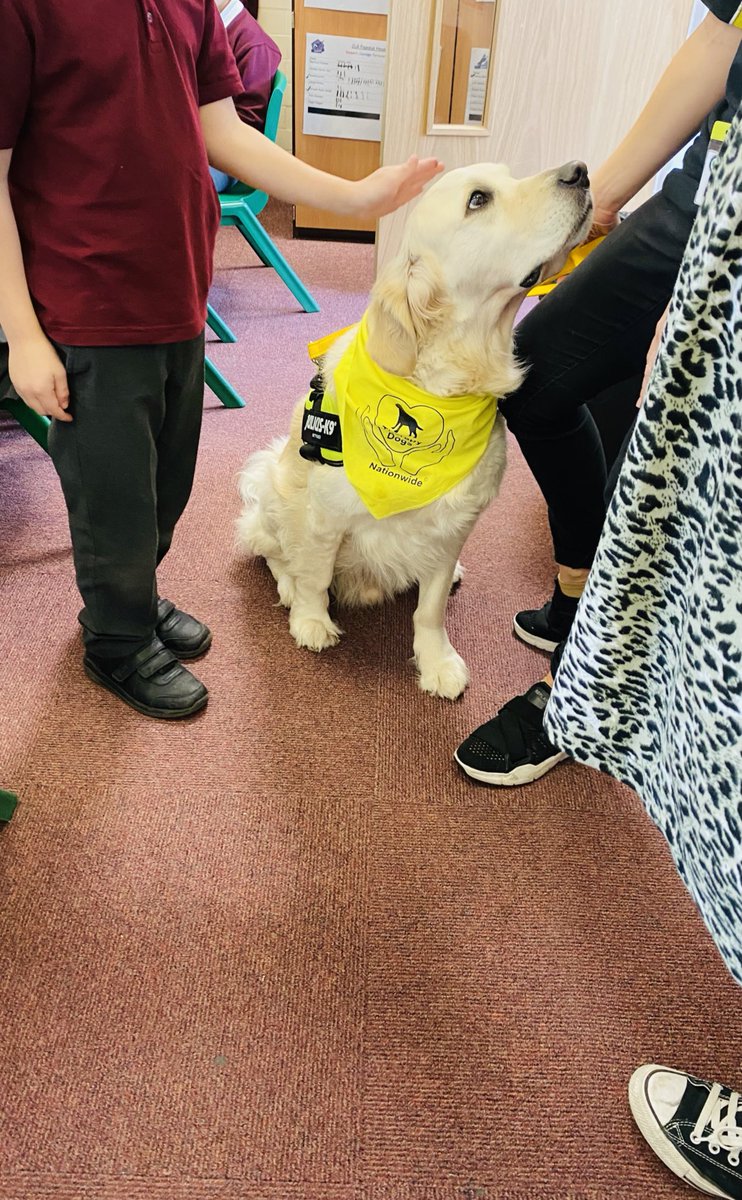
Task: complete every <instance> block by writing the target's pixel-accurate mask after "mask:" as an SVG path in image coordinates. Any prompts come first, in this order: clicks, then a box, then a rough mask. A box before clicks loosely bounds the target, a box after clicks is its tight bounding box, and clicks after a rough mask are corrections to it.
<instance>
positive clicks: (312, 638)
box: [289, 613, 343, 650]
mask: <svg viewBox="0 0 742 1200" xmlns="http://www.w3.org/2000/svg"><path fill="white" fill-rule="evenodd" d="M289 628H290V630H291V635H292V637H293V639H294V641H295V642H296V644H297V646H304V647H305V648H306V649H307V650H326V649H327V647H328V646H336V645H337V644H338V642H339V640H340V637H341V634H342V632H343V631H342V629H341V628H340V626H339V625H336V624H335V622H334V621H333V620H331V619H330V617H329V616H326V617H299V616H296V615H295V614H294V613H292V614H291V620H290V622H289Z"/></svg>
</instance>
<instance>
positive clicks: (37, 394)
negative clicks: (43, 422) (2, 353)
mask: <svg viewBox="0 0 742 1200" xmlns="http://www.w3.org/2000/svg"><path fill="white" fill-rule="evenodd" d="M8 352H9V353H8V374H9V375H10V382H11V383H12V384H13V387H14V388H15V390H16V391H17V393H18V395H19V396H20V398H21V400H24V401H25V403H26V404H27V405H28V407H29V408H32V409H33V410H34V412H37V413H40V414H41V415H42V416H44V417H54V418H55V419H56V420H57V421H71V420H72V417H71V415H70V414H69V413H68V412H67V408H68V406H69V402H70V392H69V387H68V386H67V373H66V371H65V369H64V366H63V365H62V363H61V362H60V359H59V355H58V354H57V352H56V350H55V349H54V347H53V346H52V344H51V342H50V341H49V339H48V338H47V337H45V336H44V335H43V334H41V333H40V334H39V336H38V337H34V338H31V339H29V340H27V341H21V342H18V341H14V342H9V346H8Z"/></svg>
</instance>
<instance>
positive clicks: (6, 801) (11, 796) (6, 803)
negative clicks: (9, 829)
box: [0, 788, 18, 825]
mask: <svg viewBox="0 0 742 1200" xmlns="http://www.w3.org/2000/svg"><path fill="white" fill-rule="evenodd" d="M17 803H18V797H17V796H16V794H15V792H6V791H4V790H3V789H2V788H0V825H3V824H5V822H6V821H9V820H10V818H11V817H12V816H13V813H14V812H15V808H16V805H17Z"/></svg>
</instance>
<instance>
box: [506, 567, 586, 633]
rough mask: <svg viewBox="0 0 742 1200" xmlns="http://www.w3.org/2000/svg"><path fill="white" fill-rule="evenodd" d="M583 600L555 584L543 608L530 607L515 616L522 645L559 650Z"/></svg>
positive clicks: (514, 624) (516, 630) (515, 627)
mask: <svg viewBox="0 0 742 1200" xmlns="http://www.w3.org/2000/svg"><path fill="white" fill-rule="evenodd" d="M579 603H580V602H579V600H577V599H575V598H574V597H572V596H565V595H564V592H563V591H562V589H561V588H560V586H559V580H558V579H557V580H556V581H555V583H554V595H553V596H552V597H551V600H547V601H546V604H543V605H542V606H541V608H527V609H524V611H523V612H519V613H516V614H515V617H514V618H513V628H514V629H515V632H516V634H517V635H518V637H519V638H520V640H521V641H522V642H528V645H529V646H536V648H537V649H538V650H556V648H557V646H558V645H559V643H560V642H563V641H565V639H566V638H567V636H568V634H569V631H570V629H571V628H572V622H573V621H574V619H575V613H576V612H577V605H578V604H579Z"/></svg>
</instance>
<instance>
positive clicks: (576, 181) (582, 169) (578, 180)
mask: <svg viewBox="0 0 742 1200" xmlns="http://www.w3.org/2000/svg"><path fill="white" fill-rule="evenodd" d="M557 181H558V182H559V183H563V184H564V186H565V187H578V188H585V189H587V188H589V187H590V176H589V175H588V173H587V166H586V165H585V163H584V162H579V161H577V160H575V161H574V162H568V163H565V164H564V166H563V167H560V168H559V170H558V171H557Z"/></svg>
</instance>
